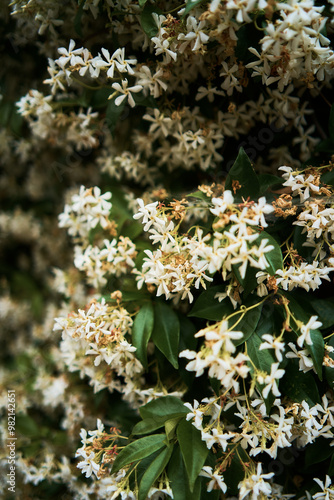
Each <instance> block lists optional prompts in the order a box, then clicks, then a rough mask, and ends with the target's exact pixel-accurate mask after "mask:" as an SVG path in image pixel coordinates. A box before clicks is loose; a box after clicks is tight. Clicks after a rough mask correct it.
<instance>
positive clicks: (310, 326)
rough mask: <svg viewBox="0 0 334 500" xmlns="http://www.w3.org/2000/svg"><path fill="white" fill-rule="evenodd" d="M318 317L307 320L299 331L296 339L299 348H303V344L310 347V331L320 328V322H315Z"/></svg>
mask: <svg viewBox="0 0 334 500" xmlns="http://www.w3.org/2000/svg"><path fill="white" fill-rule="evenodd" d="M317 319H318V316H311V318H310V319H309V320H308V322H307V323H306V325H303V326H302V327H301V329H300V331H301V333H302V334H301V335H300V336H299V337H298V339H297V344H298V345H299V347H303V345H304V342H306V344H308V345H312V344H313V342H312V339H311V330H316V329H317V328H320V327H322V323H321V322H320V321H317Z"/></svg>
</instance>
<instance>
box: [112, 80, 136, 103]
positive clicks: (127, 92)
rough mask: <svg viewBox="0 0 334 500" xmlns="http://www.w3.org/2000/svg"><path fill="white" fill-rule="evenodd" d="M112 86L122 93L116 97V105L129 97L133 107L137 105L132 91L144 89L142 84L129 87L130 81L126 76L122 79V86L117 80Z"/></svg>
mask: <svg viewBox="0 0 334 500" xmlns="http://www.w3.org/2000/svg"><path fill="white" fill-rule="evenodd" d="M112 88H113V89H115V90H117V92H119V93H120V94H122V95H120V96H118V97H116V99H115V104H116V106H120V105H121V104H122V102H123V101H124V99H126V97H127V98H128V102H129V104H130V106H131V107H132V108H134V107H135V105H136V103H135V101H134V98H133V96H132V93H136V92H140V91H141V90H143V87H142V85H134V86H133V87H128V81H127V79H126V78H125V79H124V80H122V86H121V85H120V84H119V83H117V82H115V83H113V84H112Z"/></svg>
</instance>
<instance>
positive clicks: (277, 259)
mask: <svg viewBox="0 0 334 500" xmlns="http://www.w3.org/2000/svg"><path fill="white" fill-rule="evenodd" d="M263 240H267V243H266V246H268V245H272V246H273V247H274V248H273V249H272V250H270V252H267V253H266V254H265V257H266V260H267V262H268V266H267V267H266V269H264V271H265V272H267V273H269V274H270V275H271V276H273V275H274V274H275V272H276V271H277V269H282V268H283V255H282V251H281V249H280V246H279V244H278V243H277V241H276V240H275V238H274V237H273V236H271V235H270V234H269V233H267V232H266V231H262V232H261V233H259V236H258V237H257V239H256V240H255V241H254V242H253V245H256V246H258V247H259V246H260V245H261V242H262V241H263ZM240 266H241V264H236V265H233V266H232V268H233V272H234V274H235V276H236V278H237V280H238V281H239V283H240V284H241V285H242V286H243V288H244V289H245V291H244V294H245V297H247V296H248V295H249V293H250V292H251V291H253V290H254V289H255V288H256V286H257V279H256V274H257V273H258V272H259V271H260V269H257V268H254V267H250V265H249V264H248V266H247V270H246V274H245V277H244V278H242V277H241V275H240V272H239V268H240Z"/></svg>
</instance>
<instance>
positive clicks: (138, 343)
mask: <svg viewBox="0 0 334 500" xmlns="http://www.w3.org/2000/svg"><path fill="white" fill-rule="evenodd" d="M153 325H154V310H153V306H152V302H146V303H145V304H143V305H142V306H141V308H140V310H139V312H138V314H137V315H136V317H135V320H134V322H133V328H132V344H133V345H134V347H136V348H137V351H136V356H137V358H138V359H139V361H141V363H142V365H143V366H144V367H145V368H146V369H147V344H148V341H149V340H150V338H151V335H152V331H153Z"/></svg>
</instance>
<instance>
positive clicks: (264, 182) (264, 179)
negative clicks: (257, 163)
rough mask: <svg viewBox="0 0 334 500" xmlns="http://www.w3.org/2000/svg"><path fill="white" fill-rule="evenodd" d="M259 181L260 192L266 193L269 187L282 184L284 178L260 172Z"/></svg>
mask: <svg viewBox="0 0 334 500" xmlns="http://www.w3.org/2000/svg"><path fill="white" fill-rule="evenodd" d="M258 179H259V183H260V194H261V195H262V194H264V193H265V192H266V191H267V189H268V188H269V187H271V186H277V185H278V184H282V182H283V179H282V178H281V177H277V176H276V175H271V174H260V175H258Z"/></svg>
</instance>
